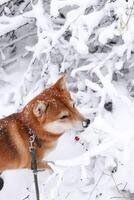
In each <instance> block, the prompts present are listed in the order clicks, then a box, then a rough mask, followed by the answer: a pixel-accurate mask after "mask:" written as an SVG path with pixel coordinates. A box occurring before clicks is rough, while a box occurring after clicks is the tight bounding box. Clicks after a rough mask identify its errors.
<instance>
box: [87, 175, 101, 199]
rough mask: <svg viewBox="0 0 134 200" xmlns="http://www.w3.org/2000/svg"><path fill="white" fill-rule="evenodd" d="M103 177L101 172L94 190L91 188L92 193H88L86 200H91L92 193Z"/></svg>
mask: <svg viewBox="0 0 134 200" xmlns="http://www.w3.org/2000/svg"><path fill="white" fill-rule="evenodd" d="M103 176H104V172H102V174H101V175H100V177H99V179H98V181H97V183H96V184H95V186H94V188H93V189H92V191H91V192H90V194H89V197H88V200H90V199H91V197H92V194H93V192H94V191H95V190H96V188H97V186H98V185H99V183H100V181H101V179H102V178H103Z"/></svg>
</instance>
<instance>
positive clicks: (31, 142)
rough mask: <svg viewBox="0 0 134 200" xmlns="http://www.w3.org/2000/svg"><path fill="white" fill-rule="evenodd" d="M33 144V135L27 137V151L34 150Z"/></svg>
mask: <svg viewBox="0 0 134 200" xmlns="http://www.w3.org/2000/svg"><path fill="white" fill-rule="evenodd" d="M34 142H35V135H34V134H33V135H30V137H29V151H30V152H31V151H32V150H33V149H35V146H34Z"/></svg>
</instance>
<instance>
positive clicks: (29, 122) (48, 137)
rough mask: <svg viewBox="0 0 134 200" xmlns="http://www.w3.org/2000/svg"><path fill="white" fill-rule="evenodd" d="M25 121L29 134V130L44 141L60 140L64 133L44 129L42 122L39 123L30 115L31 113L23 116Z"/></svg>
mask: <svg viewBox="0 0 134 200" xmlns="http://www.w3.org/2000/svg"><path fill="white" fill-rule="evenodd" d="M22 120H23V123H24V124H25V127H26V132H27V134H28V135H30V134H29V130H30V131H31V132H32V133H33V134H34V135H35V136H36V137H37V138H38V140H42V141H46V142H47V141H48V142H49V141H50V142H51V141H52V140H53V141H56V140H58V138H59V137H60V136H61V135H62V133H59V134H57V133H50V132H47V131H45V130H43V128H42V127H41V126H40V124H38V123H39V122H37V120H36V119H33V117H31V116H29V115H25V117H23V119H22Z"/></svg>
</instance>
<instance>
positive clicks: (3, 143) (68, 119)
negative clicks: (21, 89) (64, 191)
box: [0, 76, 90, 172]
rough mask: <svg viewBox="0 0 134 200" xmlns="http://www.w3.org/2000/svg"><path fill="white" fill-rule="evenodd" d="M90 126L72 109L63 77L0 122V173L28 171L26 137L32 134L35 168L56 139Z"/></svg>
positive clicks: (28, 156) (87, 120)
mask: <svg viewBox="0 0 134 200" xmlns="http://www.w3.org/2000/svg"><path fill="white" fill-rule="evenodd" d="M89 123H90V120H89V119H85V118H84V117H83V116H82V114H80V113H79V111H78V110H77V109H76V108H75V106H74V104H73V101H72V99H71V96H70V94H69V92H68V91H67V89H66V86H65V77H64V76H63V77H61V78H60V79H59V80H58V81H57V82H56V83H55V84H54V85H52V86H51V87H50V88H48V89H46V90H44V91H43V92H42V93H40V94H39V95H37V96H36V97H35V98H34V99H32V100H31V101H30V102H29V103H28V104H27V105H26V106H25V107H24V109H23V110H22V111H21V112H19V113H14V114H11V115H10V116H7V117H5V118H3V119H0V171H1V172H2V171H4V170H8V169H18V168H30V167H31V156H30V153H29V137H30V135H31V134H34V135H35V142H34V145H35V148H36V156H37V167H38V169H44V168H49V166H48V165H47V163H46V162H44V161H43V158H44V156H45V154H47V153H48V152H49V151H50V150H52V149H53V148H54V147H55V145H56V143H57V141H58V139H59V137H60V136H62V134H63V133H64V132H65V131H67V130H69V129H76V130H82V129H83V128H85V127H87V126H88V125H89Z"/></svg>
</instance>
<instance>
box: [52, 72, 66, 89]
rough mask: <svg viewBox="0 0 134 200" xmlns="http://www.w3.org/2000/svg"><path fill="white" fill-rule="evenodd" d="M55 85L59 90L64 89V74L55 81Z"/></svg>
mask: <svg viewBox="0 0 134 200" xmlns="http://www.w3.org/2000/svg"><path fill="white" fill-rule="evenodd" d="M55 86H56V87H57V88H59V89H60V90H61V91H62V90H66V89H67V88H66V75H64V76H62V77H61V78H60V79H59V80H58V81H57V82H56V83H55Z"/></svg>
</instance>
